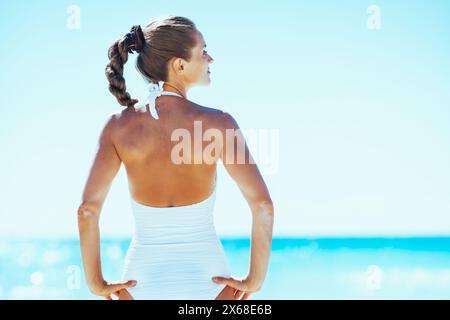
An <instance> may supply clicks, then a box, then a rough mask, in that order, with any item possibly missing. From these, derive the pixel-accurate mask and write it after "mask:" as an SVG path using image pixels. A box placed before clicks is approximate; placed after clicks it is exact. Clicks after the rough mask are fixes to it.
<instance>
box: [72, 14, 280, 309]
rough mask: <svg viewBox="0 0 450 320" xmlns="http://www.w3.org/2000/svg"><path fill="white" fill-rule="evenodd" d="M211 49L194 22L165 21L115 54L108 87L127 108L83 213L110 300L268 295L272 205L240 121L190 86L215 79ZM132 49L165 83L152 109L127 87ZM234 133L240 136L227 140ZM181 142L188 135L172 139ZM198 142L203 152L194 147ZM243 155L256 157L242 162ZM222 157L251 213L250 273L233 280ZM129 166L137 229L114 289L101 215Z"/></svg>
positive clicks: (100, 156) (150, 76)
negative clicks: (219, 196) (193, 94)
mask: <svg viewBox="0 0 450 320" xmlns="http://www.w3.org/2000/svg"><path fill="white" fill-rule="evenodd" d="M205 47H206V44H205V42H204V39H203V36H202V34H201V33H200V32H199V31H198V30H197V29H196V26H195V25H194V23H193V22H192V21H190V20H189V19H187V18H184V17H178V16H166V17H160V18H159V19H156V20H154V21H153V22H152V23H150V24H149V25H148V26H146V27H145V28H144V30H142V29H141V28H140V27H139V26H134V27H133V28H132V29H131V31H130V32H129V33H127V34H126V35H125V36H124V37H123V38H122V39H120V40H118V41H116V42H115V43H114V44H113V45H112V46H111V48H110V49H109V52H108V56H109V58H110V62H109V64H108V65H107V67H106V76H107V78H108V81H109V90H110V92H111V93H112V94H113V95H114V96H115V97H116V98H117V101H118V102H119V103H120V104H121V105H122V106H125V107H126V108H125V109H124V110H123V111H122V112H120V113H118V114H115V115H113V116H111V117H110V119H109V120H108V121H107V123H106V125H105V126H104V128H103V130H102V132H101V135H100V138H99V144H98V151H97V153H96V156H95V159H94V162H93V164H92V168H91V170H90V173H89V177H88V179H87V182H86V186H85V189H84V192H83V196H82V203H81V205H80V206H79V208H78V225H79V232H80V246H81V253H82V258H83V266H84V271H85V275H86V281H87V284H88V287H89V289H90V290H91V292H92V293H94V294H96V295H99V296H103V297H105V298H106V299H112V297H111V296H112V295H114V296H117V297H118V298H119V299H236V300H238V299H243V300H245V299H247V298H248V297H249V296H250V295H251V294H252V293H254V292H256V291H258V290H260V289H261V286H262V284H263V281H264V278H265V275H266V272H267V268H268V261H269V256H270V250H271V242H272V229H273V216H274V210H273V204H272V200H271V198H270V195H269V192H268V190H267V187H266V185H265V183H264V181H263V179H262V177H261V174H260V172H259V170H258V168H257V166H256V165H255V164H254V161H252V160H253V159H252V157H251V154H250V153H249V150H248V148H247V145H246V144H245V140H244V138H243V135H242V134H240V131H239V126H238V124H237V123H236V121H235V119H234V118H233V117H232V116H231V115H230V114H228V113H226V112H222V111H221V110H217V109H213V108H207V107H204V106H201V105H198V104H196V103H193V102H191V101H189V100H188V99H187V91H188V89H190V88H191V87H193V86H194V85H207V84H209V82H210V79H209V77H210V76H209V74H210V72H209V64H210V63H212V62H213V59H212V57H211V56H210V55H209V54H208V53H207V52H206V51H205V49H204V48H205ZM133 52H136V53H138V57H137V69H138V70H139V72H140V73H141V74H142V75H143V77H144V78H145V79H146V80H148V81H149V83H150V84H154V85H155V84H156V83H158V84H159V85H160V86H159V87H156V86H153V91H152V94H151V95H150V98H149V100H148V103H146V104H144V105H142V106H135V105H136V103H137V100H135V99H132V98H131V97H130V95H129V93H128V92H127V91H126V86H125V80H124V78H123V67H124V64H125V63H126V62H127V59H128V54H129V53H133ZM161 83H162V86H161ZM199 124H200V125H201V129H202V130H206V131H205V134H206V132H209V133H210V134H212V135H213V136H214V137H215V140H217V141H214V142H215V143H216V142H217V144H215V146H216V148H211V144H212V143H209V142H208V141H204V137H205V135H203V136H202V137H201V138H200V139H201V140H200V141H198V140H199V138H198V129H199ZM208 130H209V131H208ZM229 131H231V132H232V133H234V134H233V135H232V136H231V138H229V139H224V137H225V136H226V133H227V132H229ZM196 134H197V137H196ZM181 136H184V137H185V136H187V137H188V138H186V140H183V141H182V142H180V143H178V144H177V143H174V138H175V140H176V141H177V137H178V138H180V137H181ZM192 137H194V141H193V143H192V144H191V142H192V141H191V139H192ZM221 139H224V140H223V141H221ZM178 140H179V139H178ZM209 140H212V139H209ZM239 144H240V146H241V147H243V148H240V147H239ZM180 145H181V149H180ZM192 145H194V146H196V147H194V149H193V150H192V148H189V147H190V146H192ZM198 146H200V148H198ZM212 150H213V151H214V152H208V151H212ZM180 151H182V152H180ZM181 154H182V155H181ZM242 154H243V155H244V156H245V159H248V161H245V162H244V163H242V161H239V159H238V158H239V157H241V156H242ZM225 156H226V157H225ZM199 159H200V161H198V160H199ZM219 160H221V161H222V162H223V164H224V166H225V168H226V171H227V172H228V173H229V175H230V176H231V177H232V179H233V180H234V181H236V183H237V184H238V186H239V188H240V190H241V191H242V193H243V195H244V197H245V199H246V200H247V202H248V204H249V206H250V209H251V212H252V215H253V223H252V240H251V257H250V268H249V273H248V275H247V276H246V277H245V278H243V279H235V278H233V277H231V275H230V271H229V266H228V262H227V260H226V257H225V254H224V251H223V248H222V245H221V243H220V240H219V239H218V237H217V235H216V233H215V230H214V224H213V205H214V201H215V187H216V165H217V162H218V161H219ZM122 163H123V164H124V166H125V168H126V172H127V176H128V181H129V189H130V194H131V198H132V199H131V202H132V209H133V215H134V218H135V229H134V234H133V239H132V242H131V244H130V247H129V250H128V252H127V256H126V259H125V268H124V273H123V281H121V282H118V283H110V282H108V281H106V280H105V279H104V278H103V275H102V271H101V262H100V239H99V238H100V236H99V216H100V211H101V208H102V205H103V202H104V200H105V197H106V195H107V193H108V190H109V187H110V185H111V183H112V181H113V179H114V177H115V175H116V173H117V172H118V170H119V168H120V166H121V164H122Z"/></svg>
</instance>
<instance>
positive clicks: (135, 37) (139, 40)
mask: <svg viewBox="0 0 450 320" xmlns="http://www.w3.org/2000/svg"><path fill="white" fill-rule="evenodd" d="M124 41H125V46H126V49H127V51H128V53H133V51H134V52H137V53H139V52H141V51H142V48H143V47H144V44H145V37H144V33H143V32H142V29H141V26H139V25H136V26H133V27H132V28H131V30H130V32H128V33H127V34H126V35H125V37H124Z"/></svg>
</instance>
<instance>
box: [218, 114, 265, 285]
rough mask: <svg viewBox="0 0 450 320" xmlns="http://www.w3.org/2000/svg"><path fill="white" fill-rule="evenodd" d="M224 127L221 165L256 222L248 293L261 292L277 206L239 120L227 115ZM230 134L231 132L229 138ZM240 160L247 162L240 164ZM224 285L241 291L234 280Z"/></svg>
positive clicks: (223, 117) (247, 278) (253, 226)
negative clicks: (249, 147) (253, 156)
mask: <svg viewBox="0 0 450 320" xmlns="http://www.w3.org/2000/svg"><path fill="white" fill-rule="evenodd" d="M221 123H222V124H223V129H224V131H223V136H224V138H225V141H224V143H223V149H222V154H221V159H222V162H223V164H224V167H225V169H226V170H227V172H228V174H229V175H230V176H231V177H232V178H233V180H234V181H235V182H236V183H237V185H238V186H239V189H240V190H241V192H242V194H243V195H244V197H245V199H246V200H247V203H248V204H249V206H250V209H251V212H252V218H253V222H252V235H251V236H252V239H251V252H250V270H249V273H248V276H247V277H246V279H245V280H244V281H245V282H246V284H247V285H248V286H249V288H248V289H249V290H248V291H258V290H260V288H261V286H262V284H263V282H264V279H265V276H266V273H267V269H268V264H269V257H270V251H271V247H272V230H273V219H274V206H273V202H272V199H271V198H270V195H269V191H268V190H267V187H266V184H265V182H264V180H263V178H262V176H261V173H260V172H259V169H258V167H257V165H256V164H255V161H254V159H253V158H252V156H251V154H250V152H249V150H248V146H247V143H246V142H245V138H244V136H243V134H242V132H241V130H240V128H239V126H238V124H237V122H236V120H235V119H234V118H233V117H232V116H231V115H230V114H228V113H224V114H223V116H222V119H221ZM230 129H231V130H232V131H230ZM227 130H229V131H228V138H227V132H226V131H227ZM230 133H233V134H234V133H235V134H236V135H235V138H233V139H230V138H229V137H230ZM231 143H232V144H231ZM239 152H242V154H243V155H244V154H245V158H243V157H241V155H239V154H238V153H239ZM240 158H241V160H242V159H244V160H245V161H239V159H240ZM222 283H226V284H229V285H232V286H233V284H234V285H235V287H236V289H239V288H238V287H241V286H240V285H239V284H237V283H236V282H233V280H232V281H231V282H226V281H225V282H222ZM236 284H237V286H236ZM242 288H243V287H242ZM242 290H243V289H242ZM243 291H245V290H243Z"/></svg>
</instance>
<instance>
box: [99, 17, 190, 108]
mask: <svg viewBox="0 0 450 320" xmlns="http://www.w3.org/2000/svg"><path fill="white" fill-rule="evenodd" d="M144 31H145V35H144V32H143V31H142V29H141V27H140V26H138V25H137V26H133V27H132V28H131V31H130V32H128V33H127V34H126V35H125V36H124V37H123V38H122V39H120V40H117V41H116V42H114V44H113V45H112V46H111V47H110V48H109V50H108V57H109V63H108V64H107V65H106V68H105V74H106V78H107V79H108V82H109V91H110V92H111V93H112V94H113V95H114V96H115V97H116V98H117V101H118V102H119V103H120V104H121V105H123V106H126V107H130V106H131V107H132V106H134V105H135V104H136V103H137V102H138V100H136V99H132V98H131V96H130V94H129V93H128V92H127V87H126V85H125V79H124V77H123V68H124V65H125V63H126V62H127V60H128V54H129V53H133V52H137V53H139V55H138V57H137V59H136V68H137V70H138V71H139V72H140V73H141V75H142V76H143V77H144V79H146V80H147V81H149V82H152V83H158V82H159V81H168V63H169V61H170V60H171V59H172V58H174V57H177V58H182V59H185V60H186V61H190V60H191V49H192V48H193V47H194V46H195V45H196V42H195V38H194V33H195V32H197V30H196V27H195V24H194V23H193V22H192V21H191V20H189V19H188V18H185V17H180V16H172V15H170V16H162V17H158V18H156V19H155V20H154V21H152V22H151V23H150V24H148V25H147V26H146V27H145V29H144Z"/></svg>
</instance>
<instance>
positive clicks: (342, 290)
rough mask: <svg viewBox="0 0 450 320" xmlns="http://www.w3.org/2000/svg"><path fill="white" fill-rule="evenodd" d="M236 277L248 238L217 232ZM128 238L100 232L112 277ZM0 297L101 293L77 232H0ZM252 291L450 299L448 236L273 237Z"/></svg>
mask: <svg viewBox="0 0 450 320" xmlns="http://www.w3.org/2000/svg"><path fill="white" fill-rule="evenodd" d="M221 241H222V243H223V246H224V248H225V251H226V254H227V257H228V259H229V262H230V266H231V269H232V273H233V276H234V277H242V276H245V274H246V272H247V270H248V263H249V257H250V239H236V238H222V240H221ZM129 243H130V239H104V240H102V243H101V254H102V269H103V274H104V276H105V278H106V279H107V280H108V281H114V280H118V279H119V278H120V275H121V271H122V267H123V259H124V256H125V253H126V250H127V248H128V245H129ZM0 299H102V298H101V297H96V296H93V295H91V294H90V292H89V290H88V289H87V287H86V285H85V283H84V276H83V271H82V265H81V257H80V250H79V242H78V239H72V240H55V239H51V240H50V239H49V240H43V239H34V240H30V239H28V240H17V239H16V240H6V239H3V240H0ZM250 299H450V237H428V238H319V239H312V238H311V239H300V238H275V239H274V240H273V245H272V254H271V259H270V266H269V271H268V274H267V278H266V281H265V283H264V286H263V288H262V290H261V291H260V292H258V293H256V294H254V295H253V296H251V297H250Z"/></svg>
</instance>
